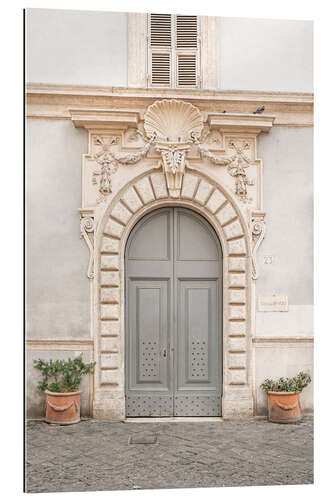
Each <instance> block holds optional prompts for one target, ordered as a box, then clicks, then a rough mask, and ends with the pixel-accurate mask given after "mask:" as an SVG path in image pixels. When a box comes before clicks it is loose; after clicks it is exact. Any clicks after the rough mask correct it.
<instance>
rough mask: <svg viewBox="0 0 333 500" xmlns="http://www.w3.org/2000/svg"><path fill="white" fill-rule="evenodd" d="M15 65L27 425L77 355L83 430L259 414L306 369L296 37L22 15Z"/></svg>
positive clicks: (308, 148) (308, 346)
mask: <svg viewBox="0 0 333 500" xmlns="http://www.w3.org/2000/svg"><path fill="white" fill-rule="evenodd" d="M26 63H27V64H26V81H27V90H26V112H27V121H26V123H27V126H26V131H27V136H26V205H27V210H26V214H27V215H26V217H27V219H26V230H27V237H26V259H27V290H26V299H27V304H26V308H27V315H26V316H27V326H26V353H27V364H26V366H27V390H26V395H27V413H28V416H29V417H35V418H36V417H40V416H42V414H43V395H42V394H40V393H38V391H37V389H36V381H37V378H38V375H39V374H38V373H35V372H36V370H34V369H33V360H34V359H37V358H39V357H41V358H47V359H49V358H62V357H65V358H67V357H69V356H73V355H74V354H78V353H80V352H82V353H83V356H84V359H86V360H95V361H96V370H95V374H94V375H92V376H91V378H90V379H89V380H88V379H87V380H85V381H84V382H83V384H82V411H83V414H84V415H91V416H94V417H95V418H103V419H105V418H106V419H125V418H126V417H131V416H222V417H224V418H238V417H249V416H252V415H263V414H265V413H266V397H265V394H264V393H263V392H262V391H261V389H260V384H261V382H262V381H263V380H264V379H265V378H268V377H274V378H276V377H280V376H292V375H295V374H296V373H298V372H299V371H301V370H303V371H308V372H310V373H311V374H312V367H313V319H312V315H313V243H312V233H313V213H312V208H313V186H312V133H313V94H312V23H310V22H301V21H275V20H274V21H273V20H256V19H232V18H229V19H226V18H214V17H198V16H182V15H173V14H172V15H171V14H135V13H128V14H126V13H124V14H123V13H111V12H84V11H82V12H81V11H61V10H47V9H45V10H44V9H30V10H28V11H27V13H26ZM302 405H303V409H304V411H308V412H311V411H312V410H313V395H312V388H311V386H310V387H308V388H307V389H305V390H304V392H303V394H302Z"/></svg>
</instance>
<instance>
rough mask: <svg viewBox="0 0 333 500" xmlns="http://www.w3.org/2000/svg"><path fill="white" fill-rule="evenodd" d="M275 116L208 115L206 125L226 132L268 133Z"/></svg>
mask: <svg viewBox="0 0 333 500" xmlns="http://www.w3.org/2000/svg"><path fill="white" fill-rule="evenodd" d="M274 120H275V116H271V115H260V114H252V115H250V114H243V113H208V114H207V121H208V125H209V126H210V127H211V128H212V129H214V128H219V129H223V130H224V131H226V132H229V131H230V132H245V133H246V132H253V133H255V134H259V133H260V132H269V131H270V129H271V128H272V127H273V123H274Z"/></svg>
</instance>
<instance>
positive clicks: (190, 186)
mask: <svg viewBox="0 0 333 500" xmlns="http://www.w3.org/2000/svg"><path fill="white" fill-rule="evenodd" d="M197 184H198V177H197V176H196V175H192V174H185V175H184V179H183V188H182V198H187V199H190V200H191V199H192V198H193V196H194V192H195V190H196V187H197Z"/></svg>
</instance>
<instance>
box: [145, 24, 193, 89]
mask: <svg viewBox="0 0 333 500" xmlns="http://www.w3.org/2000/svg"><path fill="white" fill-rule="evenodd" d="M148 52H149V54H148V58H149V75H148V78H147V79H148V84H149V86H151V87H169V88H170V87H174V88H186V87H187V88H197V87H199V84H200V41H199V19H198V16H178V15H174V14H150V15H148Z"/></svg>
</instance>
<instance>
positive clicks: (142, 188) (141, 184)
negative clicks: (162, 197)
mask: <svg viewBox="0 0 333 500" xmlns="http://www.w3.org/2000/svg"><path fill="white" fill-rule="evenodd" d="M135 188H136V190H137V191H138V193H139V195H140V196H141V199H142V200H143V201H144V203H150V202H151V201H153V200H155V196H154V193H153V190H152V188H151V185H150V182H149V179H148V178H147V177H144V178H143V179H140V180H139V181H138V182H137V183H136V184H135Z"/></svg>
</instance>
